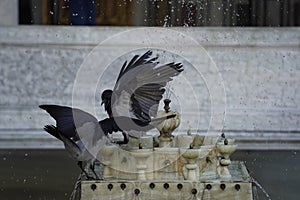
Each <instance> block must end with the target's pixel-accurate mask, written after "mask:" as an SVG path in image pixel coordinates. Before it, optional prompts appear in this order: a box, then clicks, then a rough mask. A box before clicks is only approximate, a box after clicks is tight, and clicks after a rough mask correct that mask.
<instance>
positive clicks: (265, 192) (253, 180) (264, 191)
mask: <svg viewBox="0 0 300 200" xmlns="http://www.w3.org/2000/svg"><path fill="white" fill-rule="evenodd" d="M251 181H252V183H254V184H255V185H256V186H257V187H259V189H260V190H261V191H262V192H263V193H264V195H265V196H266V197H267V198H268V200H271V197H270V195H269V194H268V192H267V191H266V190H265V189H264V188H263V187H262V186H261V184H259V182H258V181H257V180H255V179H254V178H253V177H251Z"/></svg>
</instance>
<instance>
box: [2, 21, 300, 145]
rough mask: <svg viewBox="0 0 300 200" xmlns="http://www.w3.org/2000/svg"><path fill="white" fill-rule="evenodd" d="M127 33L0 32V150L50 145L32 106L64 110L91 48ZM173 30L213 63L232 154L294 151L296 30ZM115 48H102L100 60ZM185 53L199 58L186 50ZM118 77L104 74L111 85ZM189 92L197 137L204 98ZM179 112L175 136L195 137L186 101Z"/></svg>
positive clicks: (298, 133)
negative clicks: (197, 110) (196, 113)
mask: <svg viewBox="0 0 300 200" xmlns="http://www.w3.org/2000/svg"><path fill="white" fill-rule="evenodd" d="M133 29H134V28H129V27H124V28H123V27H114V28H111V27H65V26H16V27H4V26H0V66H1V67H0V83H1V84H0V92H1V99H0V139H1V145H0V148H9V147H16V146H17V147H20V148H22V147H26V148H28V147H29V148H30V147H31V148H35V147H39V146H42V147H44V146H45V147H49V145H50V146H51V145H53V144H54V143H55V142H54V143H52V142H53V139H50V137H49V136H47V135H46V133H43V132H42V127H43V125H44V124H46V123H52V122H53V120H52V119H51V118H50V117H49V116H48V115H47V114H46V113H44V112H43V111H42V110H40V109H39V108H38V107H37V106H38V104H43V103H55V104H66V105H71V104H72V90H73V84H74V79H75V77H76V73H77V72H78V69H79V67H80V65H81V64H82V62H83V61H84V59H85V58H86V56H87V55H88V54H89V53H90V52H91V50H92V49H93V47H95V46H96V45H97V44H98V43H99V42H100V41H103V40H104V39H107V38H109V37H110V36H111V35H113V34H117V33H120V32H123V31H126V30H133ZM172 29H173V30H176V31H180V32H182V33H184V34H186V35H188V36H191V37H193V38H194V39H195V40H196V41H197V42H199V43H200V44H201V45H203V47H204V48H205V50H206V51H207V52H208V54H209V55H210V56H211V58H212V60H213V61H214V62H215V63H216V65H217V67H218V69H219V72H220V74H221V76H222V79H223V83H224V87H225V92H226V118H225V126H224V129H225V132H227V134H230V135H232V136H234V137H236V138H237V143H238V144H241V145H242V146H241V145H240V146H239V147H238V148H244V149H253V148H254V149H268V148H271V149H272V148H273V149H299V148H300V145H299V144H300V128H299V127H300V126H299V121H300V107H299V102H300V92H299V77H300V69H299V63H300V56H299V53H300V49H299V45H300V39H299V37H298V36H299V33H300V29H299V28H284V29H283V28H205V27H203V28H200V27H197V28H178V27H177V28H172ZM134 40H135V35H134V34H133V35H128V40H126V41H124V42H123V43H122V45H125V46H126V45H132V44H133V43H134ZM119 45H120V44H115V46H106V47H105V48H106V51H107V55H110V54H112V53H113V51H114V50H115V49H116V48H118V47H119ZM188 53H190V54H191V56H198V55H197V53H196V52H195V51H192V50H191V51H190V52H188ZM203 62H204V63H205V62H206V61H203ZM117 73H118V72H117V71H116V73H115V74H114V73H111V74H110V75H109V76H111V78H110V79H112V80H114V79H115V76H116V74H117ZM86 78H87V79H88V77H86ZM194 86H195V87H200V88H203V90H202V91H203V93H201V95H200V99H199V102H200V104H199V105H200V107H201V115H200V116H201V117H200V121H199V129H200V131H201V132H205V130H206V128H207V127H208V124H209V120H210V118H209V113H210V111H211V110H210V107H209V105H210V103H209V101H208V100H209V98H207V91H205V85H203V84H202V83H201V82H195V85H194ZM178 87H179V86H178ZM179 89H180V88H179ZM183 89H184V88H183ZM183 89H182V90H183ZM183 91H184V90H183ZM99 92H100V91H99ZM96 98H99V97H96ZM184 104H185V105H189V107H188V108H187V110H186V111H185V117H186V119H190V120H186V122H184V121H183V122H182V125H181V126H180V127H179V129H178V131H177V134H178V133H186V132H187V130H188V129H190V130H191V132H192V133H195V132H196V130H195V127H194V124H195V123H196V122H195V120H193V117H192V115H193V109H194V108H193V105H192V104H191V102H190V99H189V98H187V99H186V100H185V101H184ZM174 105H175V104H174ZM97 106H98V105H97ZM97 109H98V110H97V117H98V118H102V117H105V114H104V113H103V112H102V109H101V108H100V106H98V107H97ZM171 109H173V108H172V103H171ZM187 121H189V123H187ZM31 135H34V137H32V141H30V137H31ZM14 137H21V139H20V140H14V139H13V138H14ZM39 137H40V138H48V139H47V140H46V139H45V140H42V141H43V142H44V143H43V144H45V145H39V143H40V142H39V141H41V140H39ZM3 138H6V139H5V141H6V142H2V141H3V140H2V139H3ZM9 138H11V139H9ZM22 138H27V139H26V140H25V139H24V140H22ZM29 141H30V142H29ZM34 144H35V145H34ZM14 145H15V146H14ZM52 147H54V148H57V147H61V144H60V143H59V142H56V143H55V145H53V146H52Z"/></svg>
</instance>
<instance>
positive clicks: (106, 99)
mask: <svg viewBox="0 0 300 200" xmlns="http://www.w3.org/2000/svg"><path fill="white" fill-rule="evenodd" d="M112 92H113V91H112V90H104V91H103V92H102V94H101V100H102V102H101V105H103V104H104V106H105V107H106V106H107V105H108V104H109V103H110V101H111V96H112Z"/></svg>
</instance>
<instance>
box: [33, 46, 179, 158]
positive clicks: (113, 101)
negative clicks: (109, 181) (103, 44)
mask: <svg viewBox="0 0 300 200" xmlns="http://www.w3.org/2000/svg"><path fill="white" fill-rule="evenodd" d="M151 55H152V51H147V52H146V53H145V54H143V55H142V56H139V55H136V56H134V57H133V58H132V59H131V60H130V62H129V63H128V64H127V61H125V63H124V64H123V66H122V68H121V70H120V73H119V75H118V77H117V81H116V84H115V86H114V88H113V90H105V91H104V92H103V93H102V95H101V98H102V105H103V104H104V108H105V110H106V112H107V114H108V116H109V117H108V118H105V119H103V120H100V121H98V120H97V119H96V118H95V117H94V116H92V115H91V114H89V113H87V112H85V111H82V110H80V109H77V108H71V107H67V106H59V105H40V106H39V107H40V108H41V109H44V110H46V111H47V112H48V113H49V114H50V115H51V116H52V117H53V118H54V119H55V120H56V126H52V125H47V126H45V131H47V132H48V133H50V134H51V135H53V136H55V137H56V138H58V139H60V140H62V141H63V142H64V144H65V146H66V149H68V148H69V149H70V148H71V149H73V150H71V154H75V155H77V156H75V157H76V158H77V160H82V159H81V157H82V155H83V154H86V151H87V149H88V150H89V151H90V149H95V152H96V151H97V150H99V148H100V147H101V145H103V144H102V143H101V141H103V140H104V137H105V136H107V135H108V134H111V133H113V132H118V131H120V132H122V133H123V136H124V141H121V142H118V143H119V144H122V143H123V144H124V143H128V136H127V134H126V132H128V131H132V130H134V131H148V130H150V129H152V128H154V127H155V126H156V125H158V124H160V123H161V122H162V121H164V120H165V119H168V118H172V117H175V115H169V116H164V117H160V118H156V113H157V110H158V105H159V102H160V100H161V99H162V97H163V94H164V92H165V88H164V87H165V86H166V84H167V83H168V82H169V81H171V80H172V78H173V77H175V76H178V75H179V74H180V73H181V72H182V71H183V67H182V64H181V63H167V64H160V63H159V62H157V57H153V58H151ZM82 144H84V145H82ZM74 149H76V151H75V152H76V153H74ZM78 155H79V156H78ZM73 157H74V156H73ZM87 157H89V156H87ZM79 158H80V159H79Z"/></svg>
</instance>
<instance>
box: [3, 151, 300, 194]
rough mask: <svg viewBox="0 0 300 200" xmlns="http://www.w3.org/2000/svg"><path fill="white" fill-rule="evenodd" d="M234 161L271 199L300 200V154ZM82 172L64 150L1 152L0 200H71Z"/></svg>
mask: <svg viewBox="0 0 300 200" xmlns="http://www.w3.org/2000/svg"><path fill="white" fill-rule="evenodd" d="M231 158H232V160H242V161H245V163H246V166H247V168H248V170H249V173H250V174H251V176H252V177H254V178H255V179H256V180H257V181H258V182H259V183H260V184H261V185H262V186H263V187H264V189H265V190H266V191H267V192H268V193H269V195H270V197H271V199H283V200H294V199H295V200H297V199H299V196H300V189H299V188H300V151H291V150H289V151H237V152H235V153H234V154H233V155H232V157H231ZM79 173H80V170H79V168H78V167H77V165H76V161H74V160H72V159H71V158H70V157H69V156H68V154H67V152H66V151H64V150H13V149H11V150H0V199H5V200H6V199H8V200H11V199H18V200H19V199H41V200H42V199H58V200H60V199H68V198H69V196H70V194H71V192H72V189H73V185H74V183H75V182H76V179H77V177H78V175H79ZM260 196H261V199H267V198H264V197H263V196H264V195H263V194H260Z"/></svg>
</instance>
